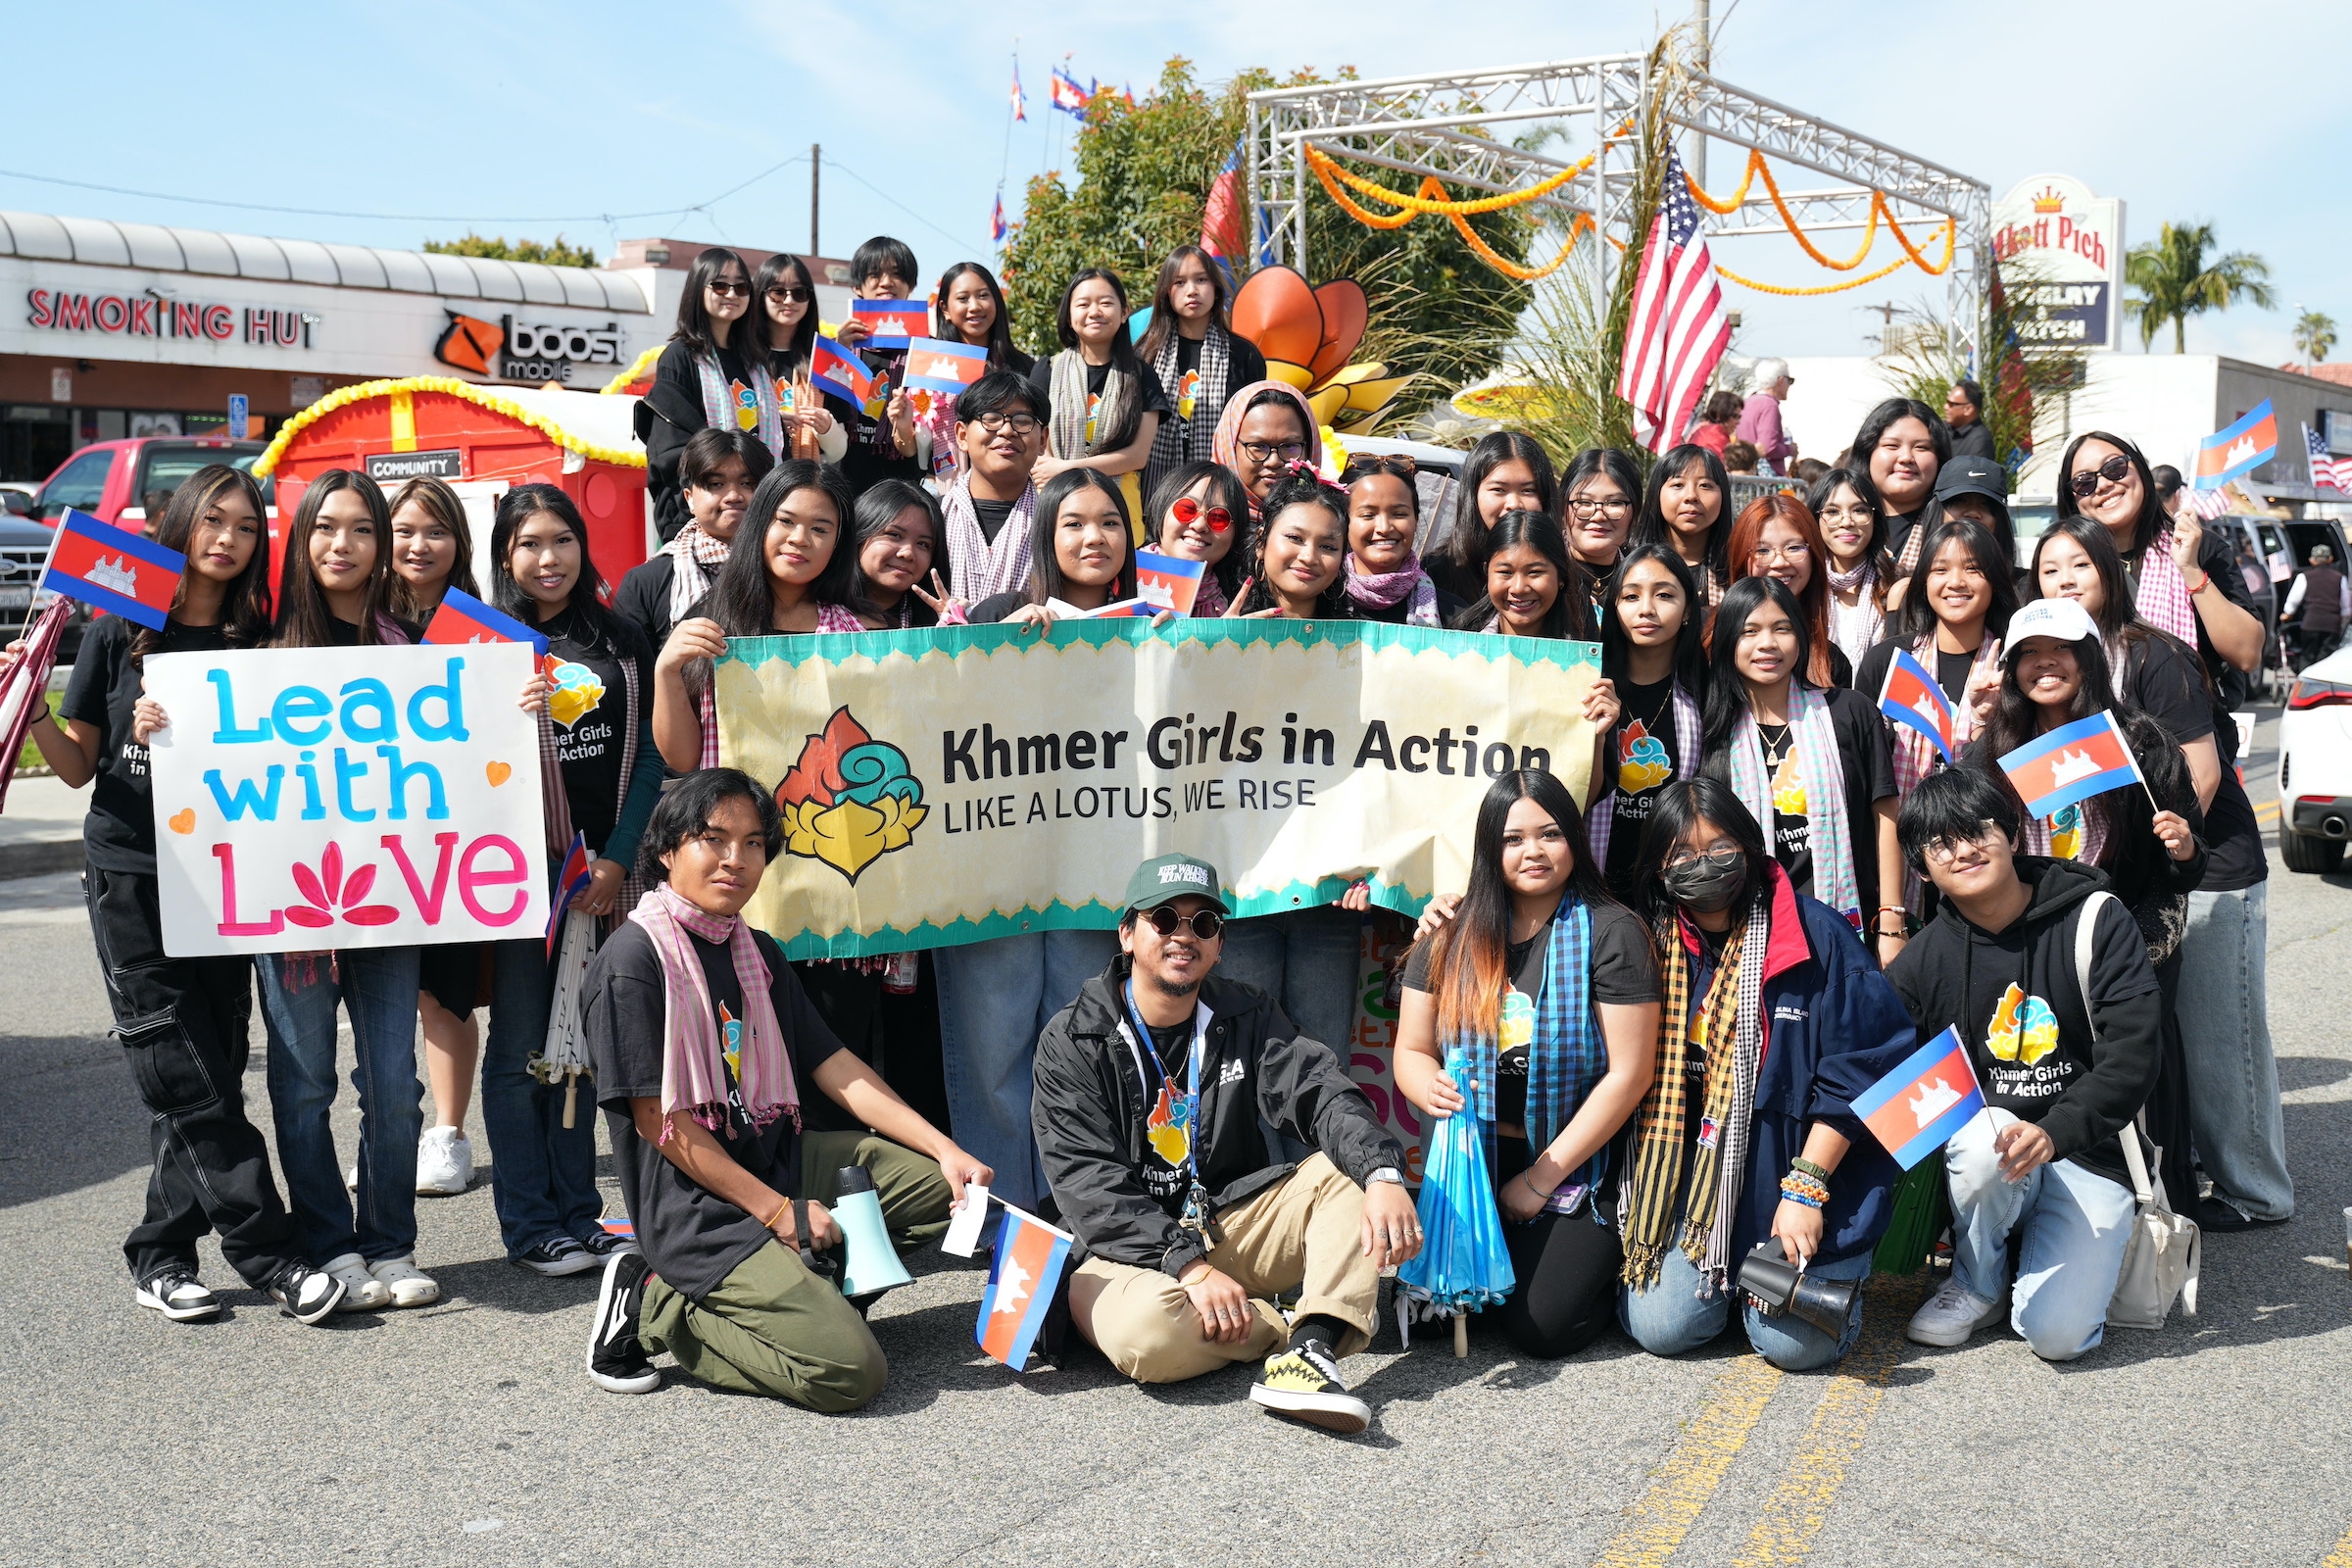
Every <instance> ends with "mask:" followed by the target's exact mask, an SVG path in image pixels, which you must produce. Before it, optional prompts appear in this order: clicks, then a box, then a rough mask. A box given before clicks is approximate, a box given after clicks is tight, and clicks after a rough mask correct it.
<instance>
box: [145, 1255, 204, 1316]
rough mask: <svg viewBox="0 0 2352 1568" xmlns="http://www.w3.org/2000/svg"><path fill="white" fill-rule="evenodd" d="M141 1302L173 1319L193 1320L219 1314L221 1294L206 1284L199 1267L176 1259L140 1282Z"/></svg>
mask: <svg viewBox="0 0 2352 1568" xmlns="http://www.w3.org/2000/svg"><path fill="white" fill-rule="evenodd" d="M137 1300H138V1303H139V1304H140V1305H141V1306H143V1307H146V1308H147V1309H148V1310H149V1311H152V1312H161V1313H163V1314H164V1316H166V1317H168V1318H170V1319H171V1320H172V1322H174V1323H194V1322H196V1321H197V1320H198V1319H200V1318H208V1317H218V1316H220V1315H221V1298H219V1297H218V1296H215V1295H214V1294H213V1293H212V1292H210V1291H208V1290H206V1289H205V1288H204V1282H203V1281H202V1280H199V1279H198V1278H197V1277H196V1271H195V1270H194V1269H191V1268H189V1267H187V1266H186V1265H184V1264H179V1263H174V1264H172V1266H171V1267H169V1268H166V1269H164V1270H163V1271H162V1272H160V1273H157V1274H155V1275H152V1276H150V1277H149V1278H147V1279H144V1280H141V1281H140V1282H139V1288H138V1294H137Z"/></svg>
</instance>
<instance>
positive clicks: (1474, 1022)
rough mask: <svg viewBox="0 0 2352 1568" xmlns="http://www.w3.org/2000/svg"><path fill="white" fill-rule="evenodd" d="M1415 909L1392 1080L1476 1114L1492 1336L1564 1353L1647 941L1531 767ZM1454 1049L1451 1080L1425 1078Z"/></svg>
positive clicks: (1610, 1288) (1615, 1260)
mask: <svg viewBox="0 0 2352 1568" xmlns="http://www.w3.org/2000/svg"><path fill="white" fill-rule="evenodd" d="M1523 515H1524V514H1523ZM1441 905H1442V907H1441ZM1433 913H1435V914H1437V916H1438V922H1437V929H1436V930H1435V931H1434V932H1433V933H1432V934H1431V935H1430V936H1428V937H1426V938H1424V939H1423V940H1422V941H1420V942H1418V943H1416V944H1415V945H1414V948H1413V952H1412V956H1411V957H1410V959H1408V960H1407V962H1406V964H1405V970H1404V986H1403V991H1402V993H1401V998H1400V1004H1399V1007H1398V1011H1397V1051H1396V1074H1397V1088H1398V1089H1399V1090H1400V1091H1402V1092H1403V1094H1404V1096H1405V1098H1406V1099H1408V1100H1410V1101H1411V1102H1412V1103H1414V1104H1415V1105H1418V1106H1419V1107H1420V1108H1421V1109H1422V1111H1423V1112H1424V1113H1425V1114H1428V1115H1431V1116H1435V1117H1439V1118H1444V1117H1447V1116H1452V1115H1456V1114H1458V1113H1460V1112H1461V1111H1463V1110H1464V1109H1466V1108H1468V1109H1473V1110H1474V1111H1475V1113H1476V1114H1477V1116H1478V1118H1479V1126H1480V1129H1481V1131H1482V1132H1483V1133H1484V1134H1485V1136H1486V1139H1487V1162H1488V1169H1489V1170H1490V1171H1491V1172H1492V1173H1493V1175H1494V1179H1495V1203H1496V1205H1497V1206H1498V1207H1499V1208H1500V1210H1501V1212H1502V1216H1503V1218H1504V1219H1506V1220H1508V1221H1509V1222H1510V1223H1509V1224H1508V1225H1507V1226H1506V1227H1505V1228H1504V1231H1503V1240H1504V1243H1505V1245H1506V1246H1507V1247H1508V1248H1509V1250H1510V1255H1511V1269H1512V1272H1513V1274H1515V1275H1516V1276H1517V1279H1518V1282H1519V1283H1518V1287H1517V1288H1516V1289H1515V1290H1513V1291H1512V1293H1511V1295H1510V1298H1509V1299H1507V1300H1506V1301H1504V1303H1503V1305H1502V1308H1501V1311H1500V1318H1501V1324H1502V1331H1503V1333H1504V1335H1505V1336H1507V1337H1508V1338H1509V1340H1510V1342H1511V1344H1512V1345H1513V1346H1515V1347H1517V1348H1519V1350H1520V1351H1521V1352H1522V1353H1524V1354H1528V1355H1532V1356H1536V1357H1538V1358H1539V1359H1543V1360H1556V1359H1558V1358H1559V1357H1561V1356H1564V1355H1574V1354H1575V1353H1576V1352H1577V1351H1579V1350H1581V1349H1583V1348H1585V1347H1586V1346H1588V1345H1590V1344H1592V1343H1593V1337H1594V1336H1596V1335H1597V1334H1599V1333H1600V1331H1601V1330H1602V1329H1603V1328H1605V1327H1607V1326H1608V1322H1609V1314H1610V1310H1611V1308H1612V1307H1613V1306H1614V1305H1615V1304H1616V1299H1617V1275H1618V1271H1619V1269H1620V1268H1621V1267H1622V1266H1623V1263H1624V1260H1625V1259H1624V1253H1623V1252H1622V1251H1621V1250H1619V1248H1618V1244H1617V1233H1616V1231H1615V1230H1614V1228H1613V1225H1612V1222H1613V1220H1614V1218H1615V1215H1616V1208H1617V1202H1616V1193H1615V1191H1614V1189H1613V1188H1612V1187H1611V1186H1610V1184H1609V1181H1608V1178H1609V1176H1610V1174H1611V1172H1612V1168H1613V1167H1612V1161H1611V1157H1610V1152H1611V1144H1612V1143H1613V1141H1614V1140H1615V1139H1616V1136H1617V1131H1618V1129H1619V1128H1621V1127H1623V1126H1624V1125H1625V1123H1626V1121H1627V1119H1628V1118H1629V1117H1631V1116H1632V1115H1633V1114H1634V1112H1635V1111H1636V1110H1637V1109H1639V1108H1640V1106H1641V1104H1642V1099H1643V1097H1644V1096H1646V1095H1647V1094H1648V1093H1649V1087H1650V1081H1651V1079H1652V1077H1653V1076H1654V1075H1655V1073H1656V1069H1657V1035H1658V999H1659V991H1658V965H1657V958H1656V956H1655V955H1654V954H1653V953H1652V951H1651V949H1650V944H1649V933H1648V932H1647V931H1646V930H1644V929H1643V928H1642V921H1641V918H1640V917H1639V916H1637V915H1635V914H1634V913H1633V912H1632V911H1630V910H1628V909H1627V908H1626V907H1624V906H1623V905H1621V904H1619V903H1618V902H1617V901H1616V900H1615V899H1613V898H1611V897H1610V896H1609V894H1608V892H1607V890H1606V889H1605V888H1604V887H1603V886H1602V885H1601V880H1600V873H1599V870H1598V867H1597V866H1596V864H1595V862H1594V861H1593V857H1592V855H1591V854H1590V853H1588V851H1587V849H1586V847H1585V843H1584V833H1583V830H1582V824H1581V823H1580V822H1579V821H1578V820H1577V811H1576V801H1575V799H1574V797H1572V796H1570V795H1569V793H1568V790H1567V788H1566V786H1564V785H1563V784H1561V783H1560V781H1559V780H1558V779H1556V778H1554V777H1553V776H1552V775H1551V774H1549V773H1544V772H1536V771H1516V772H1509V773H1505V774H1503V775H1502V776H1501V777H1499V778H1497V779H1496V780H1495V782H1494V784H1493V785H1492V786H1491V787H1490V788H1489V789H1488V791H1487V796H1486V799H1485V801H1484V802H1483V803H1481V805H1480V807H1479V811H1478V830H1477V837H1476V840H1475V848H1474V850H1473V852H1472V855H1471V859H1470V886H1469V890H1468V891H1467V892H1466V893H1464V894H1463V895H1462V896H1461V898H1460V899H1459V900H1458V902H1457V901H1453V900H1444V901H1433ZM1455 1050H1461V1051H1465V1052H1467V1053H1468V1059H1469V1060H1470V1062H1471V1063H1472V1068H1471V1072H1470V1075H1469V1081H1468V1082H1457V1081H1456V1080H1455V1079H1454V1078H1453V1076H1452V1075H1451V1074H1449V1073H1447V1072H1445V1071H1443V1070H1441V1069H1442V1067H1443V1064H1444V1063H1445V1061H1446V1057H1447V1055H1448V1054H1449V1053H1450V1052H1452V1051H1455Z"/></svg>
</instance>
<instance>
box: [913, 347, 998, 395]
mask: <svg viewBox="0 0 2352 1568" xmlns="http://www.w3.org/2000/svg"><path fill="white" fill-rule="evenodd" d="M987 373H988V350H986V349H984V348H981V347H980V346H978V345H977V344H973V343H949V342H945V341H942V340H941V339H939V338H935V337H918V338H916V339H914V340H913V341H912V342H910V343H908V344H907V389H908V390H909V391H915V390H920V391H925V392H946V393H950V394H954V393H957V392H961V391H962V390H964V389H965V388H966V387H968V386H970V385H971V384H972V383H973V382H974V381H977V380H979V379H980V378H981V377H982V376H984V375H986V374H987Z"/></svg>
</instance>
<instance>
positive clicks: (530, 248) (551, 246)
mask: <svg viewBox="0 0 2352 1568" xmlns="http://www.w3.org/2000/svg"><path fill="white" fill-rule="evenodd" d="M424 248H425V249H426V250H428V251H431V252H433V253H434V254H435V255H438V256H479V257H482V258H484V259H485V260H488V261H493V262H538V263H540V264H542V265H544V266H547V267H594V266H595V265H596V252H594V251H592V250H590V249H589V248H588V247H587V246H585V245H573V244H570V243H568V242H566V241H565V240H564V236H563V235H561V234H558V235H557V236H556V237H555V238H554V239H551V240H549V241H548V242H547V243H546V244H544V245H542V244H540V243H539V242H538V241H537V240H535V239H518V240H515V241H514V242H513V243H512V244H510V243H508V241H507V238H506V236H505V235H503V234H502V235H500V236H499V237H498V238H497V239H484V238H482V236H481V235H479V234H476V233H474V232H473V231H472V230H470V229H468V230H467V231H466V237H465V238H463V239H428V240H426V241H425V242H424Z"/></svg>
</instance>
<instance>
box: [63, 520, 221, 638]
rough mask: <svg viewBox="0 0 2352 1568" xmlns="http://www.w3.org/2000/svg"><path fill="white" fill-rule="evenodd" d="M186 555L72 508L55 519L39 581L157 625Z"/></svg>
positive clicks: (127, 617) (160, 627) (160, 624)
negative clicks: (54, 538)
mask: <svg viewBox="0 0 2352 1568" xmlns="http://www.w3.org/2000/svg"><path fill="white" fill-rule="evenodd" d="M187 569H188V558H187V557H186V556H183V555H181V554H180V553H179V552H178V551H176V550H166V549H165V548H164V547H163V546H162V545H159V544H156V543H155V542H154V541H152V540H150V539H147V538H145V537H143V536H141V535H139V534H135V533H132V532H130V531H129V530H128V529H125V528H118V527H116V526H115V525H114V524H112V523H108V522H100V521H99V520H98V519H97V518H96V517H93V516H91V515H89V514H88V513H86V512H75V511H73V509H72V508H68V509H67V510H66V515H64V516H62V517H60V518H58V519H57V542H56V543H55V544H54V545H52V546H51V547H50V550H49V565H48V569H47V570H45V571H43V572H42V573H41V586H42V587H44V588H46V589H48V590H49V591H50V592H52V593H60V594H64V595H65V596H66V597H67V598H68V599H78V600H80V601H81V602H82V603H83V604H85V605H90V606H92V607H94V608H96V609H99V610H103V611H105V612H106V613H108V614H110V615H121V616H122V617H123V619H124V620H135V621H137V622H138V623H139V624H140V625H142V626H147V627H152V628H153V629H155V630H156V631H162V630H163V629H164V622H165V621H166V620H167V619H169V618H170V617H171V614H172V599H173V598H174V597H176V596H177V595H178V593H179V577H180V573H181V572H184V571H186V570H187Z"/></svg>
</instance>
